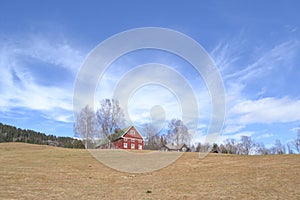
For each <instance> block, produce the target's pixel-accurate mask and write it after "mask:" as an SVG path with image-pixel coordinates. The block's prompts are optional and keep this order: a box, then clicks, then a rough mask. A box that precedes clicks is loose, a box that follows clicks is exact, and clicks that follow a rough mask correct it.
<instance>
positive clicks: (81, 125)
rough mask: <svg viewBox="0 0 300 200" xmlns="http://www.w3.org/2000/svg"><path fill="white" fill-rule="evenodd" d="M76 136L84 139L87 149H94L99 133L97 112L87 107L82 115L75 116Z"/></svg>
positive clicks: (81, 112)
mask: <svg viewBox="0 0 300 200" xmlns="http://www.w3.org/2000/svg"><path fill="white" fill-rule="evenodd" d="M74 132H75V136H76V137H79V138H82V139H83V140H84V143H85V148H93V145H94V142H95V141H94V139H95V137H96V136H97V133H98V126H97V121H96V115H95V112H94V111H93V110H92V109H91V108H90V107H89V105H86V106H85V107H84V108H83V109H82V110H81V111H80V113H79V114H78V115H77V116H75V123H74Z"/></svg>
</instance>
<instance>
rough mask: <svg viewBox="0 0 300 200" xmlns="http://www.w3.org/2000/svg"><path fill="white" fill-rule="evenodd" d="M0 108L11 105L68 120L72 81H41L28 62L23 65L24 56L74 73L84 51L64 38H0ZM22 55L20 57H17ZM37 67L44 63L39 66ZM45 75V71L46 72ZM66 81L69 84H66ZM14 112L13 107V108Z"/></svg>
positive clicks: (71, 74)
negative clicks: (42, 83)
mask: <svg viewBox="0 0 300 200" xmlns="http://www.w3.org/2000/svg"><path fill="white" fill-rule="evenodd" d="M0 43H1V47H0V74H1V79H0V83H1V84H0V111H1V112H5V113H7V112H10V110H11V109H25V110H35V111H40V112H41V113H42V115H43V116H44V117H45V118H49V119H50V118H51V119H52V120H57V121H61V122H70V121H71V120H70V119H71V118H70V117H69V116H70V115H71V114H72V92H73V89H72V88H70V85H71V84H72V83H71V84H69V83H68V84H63V83H62V84H60V86H57V85H56V86H54V85H47V86H45V85H41V84H39V83H37V82H36V78H37V77H35V76H36V75H34V74H33V73H32V72H34V71H32V70H34V69H32V68H30V66H26V67H27V68H28V67H29V69H30V70H31V71H30V70H28V69H26V67H25V63H24V58H25V59H26V58H30V59H33V62H35V61H43V62H44V63H46V64H48V65H52V66H53V68H56V70H55V72H58V73H59V70H60V69H62V68H64V69H67V70H68V71H69V76H71V77H75V74H76V70H77V69H78V68H79V66H80V63H81V62H82V60H81V59H82V58H83V54H82V53H80V51H79V50H77V49H76V48H73V47H72V46H71V45H70V44H68V43H66V42H65V41H61V42H57V41H56V42H54V41H51V40H48V39H47V38H41V37H28V38H24V39H23V40H19V39H18V38H17V39H14V38H11V40H10V41H9V42H7V41H4V40H3V41H0ZM20 57H21V58H20ZM39 67H40V68H41V67H43V66H39ZM45 76H46V77H47V74H45ZM67 85H69V86H67ZM13 112H15V111H13Z"/></svg>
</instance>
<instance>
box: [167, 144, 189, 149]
mask: <svg viewBox="0 0 300 200" xmlns="http://www.w3.org/2000/svg"><path fill="white" fill-rule="evenodd" d="M184 146H186V145H185V144H180V145H172V144H166V145H165V147H167V148H168V149H171V150H180V149H182V147H184Z"/></svg>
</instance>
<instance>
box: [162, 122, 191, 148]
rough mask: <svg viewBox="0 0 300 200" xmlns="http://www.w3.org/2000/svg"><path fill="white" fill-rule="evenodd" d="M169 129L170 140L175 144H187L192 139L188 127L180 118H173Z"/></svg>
mask: <svg viewBox="0 0 300 200" xmlns="http://www.w3.org/2000/svg"><path fill="white" fill-rule="evenodd" d="M168 127H169V130H168V136H167V138H168V142H169V143H173V144H175V145H180V144H184V143H185V144H187V145H189V142H190V140H191V136H190V134H189V132H188V128H187V127H186V126H185V125H184V124H183V122H182V121H181V120H180V119H172V120H171V121H170V122H169V126H168Z"/></svg>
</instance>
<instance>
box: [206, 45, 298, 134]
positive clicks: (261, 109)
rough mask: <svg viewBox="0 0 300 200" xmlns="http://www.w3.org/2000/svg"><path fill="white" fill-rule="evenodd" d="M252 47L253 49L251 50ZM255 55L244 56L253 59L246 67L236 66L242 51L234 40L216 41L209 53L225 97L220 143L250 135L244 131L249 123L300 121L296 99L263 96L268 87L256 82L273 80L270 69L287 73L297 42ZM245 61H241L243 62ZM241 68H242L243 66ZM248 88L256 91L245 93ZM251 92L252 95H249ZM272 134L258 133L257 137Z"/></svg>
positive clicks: (275, 46)
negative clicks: (224, 118) (224, 91)
mask: <svg viewBox="0 0 300 200" xmlns="http://www.w3.org/2000/svg"><path fill="white" fill-rule="evenodd" d="M252 48H253V47H252ZM264 49H265V51H259V52H257V49H255V47H254V48H253V49H252V51H251V50H247V51H249V53H250V55H248V57H252V58H254V59H253V60H252V61H251V62H250V61H249V62H248V64H247V63H246V62H243V63H240V59H243V58H242V54H243V53H239V52H244V51H245V50H244V49H243V48H242V45H237V44H236V42H235V41H230V40H229V41H227V42H220V43H219V45H218V46H217V47H216V48H215V49H214V50H213V51H212V53H211V54H212V57H213V59H215V61H216V63H217V65H218V66H219V68H220V69H221V73H222V75H223V80H224V83H225V89H226V95H227V98H226V100H227V120H226V123H225V129H224V130H223V136H222V137H221V140H223V139H226V138H228V137H231V138H237V137H240V136H241V135H248V136H250V135H254V134H255V132H254V131H248V130H249V129H248V128H247V127H248V126H250V125H253V124H272V123H292V122H295V121H300V100H299V98H298V97H290V96H287V95H285V96H284V97H282V96H280V93H278V96H276V97H275V96H273V97H264V93H265V92H266V91H268V89H269V88H268V87H267V86H266V85H263V83H261V84H260V85H259V82H258V80H262V79H263V80H268V79H270V80H273V77H272V75H273V73H274V70H278V69H283V66H284V70H285V71H286V70H289V69H291V68H292V67H294V66H295V62H296V61H297V59H296V58H297V55H298V54H299V51H300V42H299V41H298V40H288V41H285V42H282V43H280V44H277V45H274V46H273V47H271V48H269V50H268V48H267V47H264ZM244 61H245V59H244ZM243 66H244V67H243ZM252 84H253V85H255V86H253V87H250V88H251V89H252V90H256V92H251V93H249V92H248V91H247V89H248V88H249V86H250V85H252ZM253 93H254V94H255V95H253ZM273 136H274V134H272V133H268V134H260V136H259V137H260V138H262V137H265V138H268V137H273Z"/></svg>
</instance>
